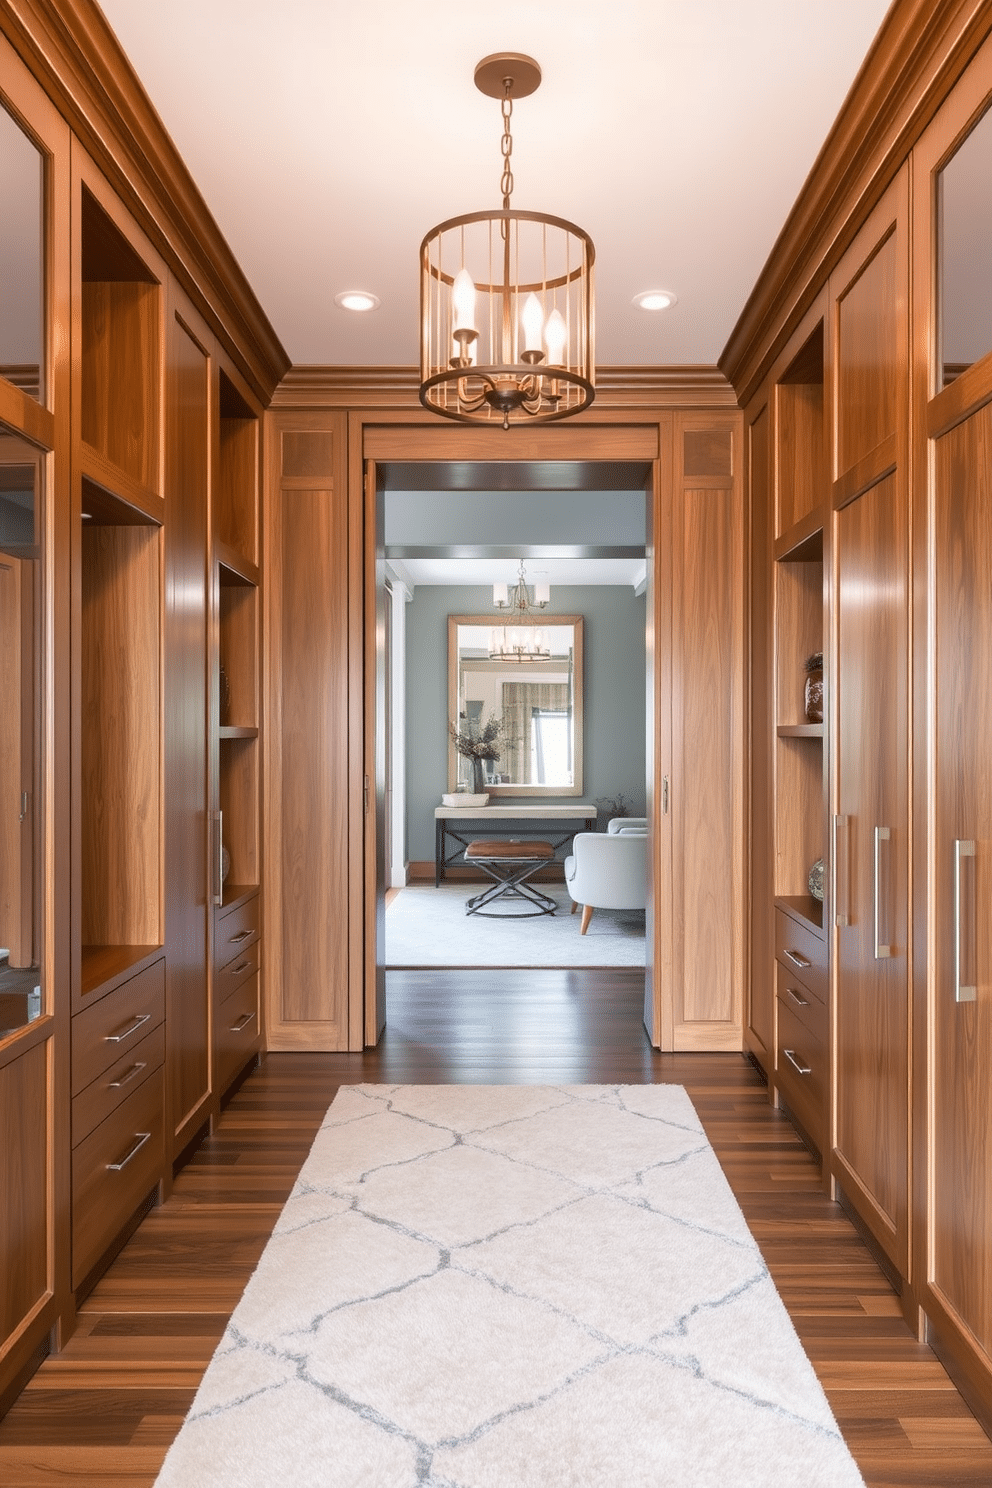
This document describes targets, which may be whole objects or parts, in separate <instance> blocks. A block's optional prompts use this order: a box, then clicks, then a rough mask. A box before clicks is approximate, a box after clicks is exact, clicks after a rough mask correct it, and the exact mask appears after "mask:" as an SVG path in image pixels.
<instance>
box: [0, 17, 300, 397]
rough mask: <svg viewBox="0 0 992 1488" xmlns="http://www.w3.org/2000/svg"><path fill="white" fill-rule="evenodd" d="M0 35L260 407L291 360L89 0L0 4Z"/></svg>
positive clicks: (158, 120) (129, 66)
mask: <svg viewBox="0 0 992 1488" xmlns="http://www.w3.org/2000/svg"><path fill="white" fill-rule="evenodd" d="M0 31H2V33H3V34H4V35H5V36H6V37H7V39H8V41H9V42H10V43H11V45H12V46H13V47H14V49H15V51H16V52H17V53H18V54H19V56H20V57H21V58H22V60H23V61H24V63H25V65H26V66H27V67H28V68H29V69H30V71H31V72H32V73H33V75H34V76H35V78H36V79H37V80H38V82H39V83H40V84H41V86H42V87H43V88H44V89H45V92H46V93H47V94H48V95H49V97H50V98H51V99H52V101H53V103H54V104H55V106H56V108H58V110H59V111H60V113H61V114H62V115H63V117H64V118H65V120H66V122H67V124H68V125H69V127H70V128H71V129H72V131H73V132H74V134H75V135H76V136H77V137H78V138H79V140H80V142H81V143H82V144H83V146H84V147H85V149H86V150H87V151H88V152H89V154H90V155H91V156H92V157H93V159H94V161H95V162H96V164H97V165H98V166H99V167H100V169H101V170H102V171H103V172H104V174H105V175H106V176H107V178H108V180H109V181H110V182H111V184H112V186H113V187H114V189H115V190H116V191H117V192H118V194H119V195H120V196H121V198H122V200H123V201H124V202H125V204H126V205H127V207H128V210H129V211H130V212H131V213H132V215H133V216H134V217H135V219H136V220H137V222H138V223H139V224H140V226H141V228H142V229H143V231H144V232H145V233H147V235H148V237H149V238H150V239H151V241H152V242H153V243H154V245H155V247H156V249H157V250H158V251H159V252H160V253H161V254H162V256H163V257H164V258H165V259H166V261H167V263H168V264H169V267H170V268H171V269H172V270H173V271H174V272H175V274H176V276H177V278H178V279H179V282H180V283H181V284H182V286H183V289H184V290H185V291H186V293H187V294H188V295H189V296H190V298H191V299H192V300H193V303H194V304H195V305H196V307H197V309H198V310H199V311H200V313H201V314H203V316H204V318H205V319H206V320H207V322H208V324H209V325H210V327H211V330H212V331H213V332H214V333H215V334H216V336H217V338H218V340H219V341H220V342H221V344H222V345H223V346H224V348H225V350H226V351H227V352H228V354H229V355H230V356H231V357H232V358H233V360H234V361H235V363H236V364H237V366H238V367H239V369H240V371H241V372H242V375H243V376H244V377H245V378H246V379H247V381H248V382H249V384H250V386H251V387H252V388H253V390H254V391H255V393H256V394H257V395H258V396H259V397H260V398H261V400H262V401H263V402H264V403H267V402H268V401H269V398H270V397H271V395H272V392H273V389H274V388H275V387H276V385H277V383H278V382H279V380H280V378H281V377H282V376H283V374H284V373H285V372H286V369H287V368H288V366H289V357H288V356H287V355H286V352H285V350H284V348H283V346H282V344H281V342H280V341H279V338H278V336H277V335H276V333H275V330H274V329H273V327H272V325H271V323H270V322H269V320H268V317H267V316H266V314H265V312H264V310H263V309H262V307H261V305H260V304H259V302H258V300H257V298H256V296H255V293H254V291H253V290H252V288H251V285H250V284H249V282H248V280H247V278H246V277H245V274H244V271H243V270H242V268H241V266H240V264H239V263H238V261H237V259H236V258H235V257H234V254H233V253H232V252H231V249H230V247H229V246H228V244H227V242H226V240H225V238H224V236H223V234H222V233H221V230H220V228H219V227H218V225H217V223H216V221H215V220H214V218H213V216H212V214H211V212H210V210H209V208H208V207H207V204H206V202H205V201H204V199H203V197H202V196H201V195H200V192H199V191H198V190H197V187H196V185H195V183H194V182H193V179H192V177H191V176H190V174H189V171H188V170H187V168H186V166H185V164H184V163H183V160H182V157H181V156H180V154H179V152H178V151H177V149H176V147H175V145H174V144H173V143H172V140H171V139H170V138H169V136H168V134H167V133H166V131H165V128H164V127H163V125H162V122H161V120H160V119H159V117H158V114H157V113H156V112H155V110H154V108H153V107H152V104H151V102H150V100H149V98H148V96H147V94H146V93H145V91H144V89H143V88H142V86H141V83H140V82H139V80H138V78H137V76H136V74H135V72H134V70H133V68H132V67H131V64H130V62H129V61H128V59H127V57H126V56H125V55H124V53H123V51H122V50H121V48H120V45H119V43H118V42H117V39H116V37H115V36H114V34H113V32H112V31H111V29H110V27H109V25H108V24H107V21H106V19H105V18H104V16H103V13H102V11H100V10H99V8H98V7H97V5H95V4H94V3H93V0H0Z"/></svg>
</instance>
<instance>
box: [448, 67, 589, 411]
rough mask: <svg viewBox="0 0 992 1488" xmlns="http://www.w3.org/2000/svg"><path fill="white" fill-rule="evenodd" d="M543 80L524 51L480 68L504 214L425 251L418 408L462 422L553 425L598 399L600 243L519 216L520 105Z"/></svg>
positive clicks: (479, 217)
mask: <svg viewBox="0 0 992 1488" xmlns="http://www.w3.org/2000/svg"><path fill="white" fill-rule="evenodd" d="M540 82H541V69H540V67H539V66H538V64H537V63H536V62H535V61H534V59H533V58H532V57H524V56H521V55H520V54H518V53H516V52H499V53H496V54H494V55H493V56H491V57H485V58H483V60H482V61H481V62H480V63H479V65H478V66H477V67H476V69H475V85H476V87H477V88H478V89H479V90H480V91H481V92H482V93H485V94H486V95H487V96H488V97H490V98H498V99H500V106H501V109H502V116H503V138H502V142H501V149H502V156H503V175H502V179H501V181H500V187H501V190H502V192H503V208H502V211H492V212H471V213H469V214H468V215H467V216H464V217H452V218H450V219H449V220H448V221H447V222H442V223H441V224H440V226H439V227H435V228H432V230H431V231H430V232H429V233H428V234H427V236H426V237H425V238H424V241H423V243H422V244H421V245H420V378H421V384H420V401H421V403H423V405H424V407H425V408H428V409H430V410H431V411H432V412H434V413H439V414H441V415H442V416H443V417H444V418H450V419H457V420H458V421H459V422H461V423H467V424H480V423H481V424H490V423H501V424H502V426H503V428H504V429H509V428H510V426H511V424H525V423H547V422H550V421H551V420H552V419H564V418H570V417H571V416H572V415H573V414H576V413H580V412H581V411H582V410H583V409H584V408H588V407H589V405H590V404H591V403H592V401H593V399H594V398H595V396H596V393H595V388H594V386H593V379H594V376H595V359H594V345H593V343H594V325H593V321H594V306H593V263H594V260H595V257H596V251H595V249H594V248H593V245H592V239H591V238H590V237H589V235H588V233H585V232H583V230H582V229H581V228H580V227H576V226H575V224H574V223H571V222H566V221H565V220H564V218H561V217H546V216H544V215H543V214H542V213H539V212H514V211H511V210H510V195H511V193H512V191H513V172H512V169H511V156H512V152H513V138H512V135H511V133H510V119H511V115H512V113H513V100H514V99H515V98H526V97H527V96H528V94H530V93H533V92H535V90H536V89H537V88H538V87H539V85H540Z"/></svg>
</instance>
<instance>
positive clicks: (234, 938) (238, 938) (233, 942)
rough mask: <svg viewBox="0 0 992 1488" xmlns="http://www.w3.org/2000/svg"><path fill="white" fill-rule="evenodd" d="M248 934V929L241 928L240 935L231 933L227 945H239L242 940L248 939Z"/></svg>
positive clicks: (249, 932)
mask: <svg viewBox="0 0 992 1488" xmlns="http://www.w3.org/2000/svg"><path fill="white" fill-rule="evenodd" d="M250 934H251V931H250V930H242V932H241V934H240V935H232V936H231V937H230V939H229V940H228V945H240V944H241V942H242V941H243V940H247V939H248V937H249V935H250Z"/></svg>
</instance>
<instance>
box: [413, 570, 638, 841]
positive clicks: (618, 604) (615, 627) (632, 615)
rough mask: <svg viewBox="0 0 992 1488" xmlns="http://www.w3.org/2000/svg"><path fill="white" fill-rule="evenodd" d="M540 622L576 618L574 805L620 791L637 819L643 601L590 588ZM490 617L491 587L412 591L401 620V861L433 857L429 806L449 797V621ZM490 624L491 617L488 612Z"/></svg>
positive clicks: (558, 599)
mask: <svg viewBox="0 0 992 1488" xmlns="http://www.w3.org/2000/svg"><path fill="white" fill-rule="evenodd" d="M548 613H549V614H552V613H553V614H558V615H582V616H583V618H584V620H585V677H584V689H585V691H584V709H583V711H584V715H585V738H584V756H585V759H584V764H585V781H584V789H583V792H582V797H581V799H582V800H583V801H590V802H593V803H595V802H596V801H597V800H598V799H599V798H600V797H606V796H609V797H613V796H615V795H616V794H617V792H618V791H622V792H623V794H624V795H625V796H626V797H627V799H628V800H629V801H630V802H631V806H630V813H631V815H634V816H641V815H643V814H644V809H645V807H644V799H645V798H644V774H645V651H644V625H645V600H644V596H643V595H640V596H639V595H635V594H634V592H633V590H632V589H630V588H623V589H621V588H614V587H611V586H608V585H605V584H589V585H586V586H583V587H581V588H579V587H575V588H568V587H564V586H563V587H558V588H553V589H552V591H551V608H550V610H549V611H548ZM488 614H494V612H493V595H492V589H491V588H485V589H484V588H479V587H475V586H469V585H459V586H458V587H455V586H442V585H429V584H423V585H418V586H417V588H416V590H415V591H414V595H413V599H412V600H411V601H410V604H409V605H408V606H407V612H406V622H407V624H406V684H407V687H406V701H407V729H406V790H407V856H408V858H409V860H410V861H411V862H423V861H432V860H433V858H434V808H435V806H440V804H441V796H442V794H443V792H444V791H446V790H447V789H448V734H447V716H448V616H449V615H488ZM494 618H495V614H494Z"/></svg>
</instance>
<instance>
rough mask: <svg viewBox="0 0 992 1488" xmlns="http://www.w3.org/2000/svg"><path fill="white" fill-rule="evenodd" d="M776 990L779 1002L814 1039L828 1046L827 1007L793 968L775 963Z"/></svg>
mask: <svg viewBox="0 0 992 1488" xmlns="http://www.w3.org/2000/svg"><path fill="white" fill-rule="evenodd" d="M775 990H776V992H777V994H778V998H779V1001H780V1002H781V1003H782V1004H783V1005H784V1006H785V1007H787V1008H788V1009H789V1011H790V1012H791V1013H792V1015H793V1016H794V1017H795V1018H797V1019H798V1020H799V1022H800V1023H802V1024H803V1026H804V1027H805V1028H806V1029H808V1031H809V1032H810V1033H811V1034H812V1035H813V1037H814V1038H815V1039H816V1040H817V1041H818V1042H819V1043H821V1044H823V1046H824V1047H826V1045H827V1005H826V1003H825V1002H821V1001H820V999H819V998H818V997H817V996H816V994H815V993H814V992H813V990H812V988H810V987H808V986H807V985H806V983H805V982H804V981H803V980H802V978H801V977H798V976H796V973H795V970H794V968H792V967H789V966H784V965H783V964H782V962H781V961H776V963H775Z"/></svg>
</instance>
